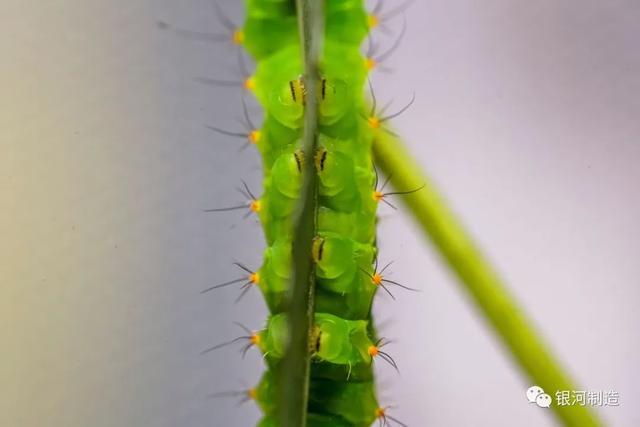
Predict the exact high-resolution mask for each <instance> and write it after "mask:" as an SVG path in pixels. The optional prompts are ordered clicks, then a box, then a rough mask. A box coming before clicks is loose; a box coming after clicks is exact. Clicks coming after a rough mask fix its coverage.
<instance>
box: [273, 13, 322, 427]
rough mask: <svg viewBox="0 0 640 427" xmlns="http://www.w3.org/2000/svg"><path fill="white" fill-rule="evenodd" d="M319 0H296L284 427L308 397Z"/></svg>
mask: <svg viewBox="0 0 640 427" xmlns="http://www.w3.org/2000/svg"><path fill="white" fill-rule="evenodd" d="M322 6H323V1H320V0H297V2H296V7H297V13H298V25H299V28H300V40H301V41H302V43H301V44H302V55H303V59H304V85H305V88H306V94H307V95H306V99H305V123H304V135H303V139H302V150H303V153H304V158H305V161H304V162H303V167H302V176H303V185H302V189H301V193H300V201H299V204H298V209H297V217H296V220H295V225H294V234H293V236H294V237H293V242H292V251H293V256H292V259H293V281H292V292H291V303H290V307H289V332H290V334H289V348H288V351H287V354H286V355H285V358H284V360H283V362H282V368H281V369H280V376H281V382H280V384H281V388H280V390H281V391H282V395H281V399H280V422H279V424H278V425H280V426H282V427H304V426H305V425H306V419H307V402H308V395H309V363H310V360H309V358H310V355H309V335H310V328H311V327H312V326H313V313H314V294H315V271H314V266H313V261H312V258H311V246H312V243H313V239H314V237H315V235H316V221H317V187H318V184H317V175H316V174H315V171H314V164H313V160H312V159H313V154H314V153H315V151H316V145H317V140H318V117H317V111H318V100H317V97H316V93H317V90H316V86H317V84H318V81H319V62H320V51H321V43H322V35H323V31H322V25H323V20H324V17H323V10H322Z"/></svg>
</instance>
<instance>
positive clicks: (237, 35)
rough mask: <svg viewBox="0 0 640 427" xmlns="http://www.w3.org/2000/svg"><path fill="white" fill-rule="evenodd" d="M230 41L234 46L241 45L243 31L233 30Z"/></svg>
mask: <svg viewBox="0 0 640 427" xmlns="http://www.w3.org/2000/svg"><path fill="white" fill-rule="evenodd" d="M231 41H233V43H234V44H242V43H243V42H244V31H242V30H241V29H240V28H238V29H237V30H235V31H234V32H233V34H232V35H231Z"/></svg>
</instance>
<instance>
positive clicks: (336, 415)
mask: <svg viewBox="0 0 640 427" xmlns="http://www.w3.org/2000/svg"><path fill="white" fill-rule="evenodd" d="M324 15H325V16H324V18H325V25H324V28H325V33H324V39H323V55H322V58H321V65H320V73H321V81H320V82H318V85H317V86H318V93H317V94H315V95H316V98H317V99H318V110H319V111H318V122H319V137H318V144H317V146H318V148H317V151H316V153H315V155H314V156H313V158H305V156H304V154H303V152H302V150H301V137H302V133H303V117H304V110H305V100H306V98H307V97H308V96H309V94H308V93H307V87H306V85H305V81H304V78H303V77H302V76H303V74H304V70H303V64H302V55H301V42H300V36H299V30H298V22H297V16H296V5H295V1H292V0H246V19H245V22H244V25H243V26H242V27H241V29H238V30H236V31H234V32H233V37H232V39H233V41H234V42H235V43H237V44H240V45H242V46H243V47H244V48H245V49H246V51H247V52H248V53H249V54H250V55H251V56H252V57H253V58H254V59H255V62H256V64H257V66H256V70H255V73H254V74H253V75H251V76H250V77H248V78H247V79H246V81H245V82H244V87H245V89H248V90H249V91H251V92H252V93H253V94H254V96H255V97H256V99H257V100H258V102H259V103H260V105H261V106H262V108H263V109H264V112H265V118H264V121H263V124H262V126H261V127H260V129H254V130H252V131H251V132H250V133H249V134H248V137H249V140H250V141H251V142H253V143H254V144H255V146H256V147H257V149H258V150H259V152H260V154H261V158H262V164H263V170H264V180H263V193H262V195H261V197H260V198H256V199H254V200H253V201H252V202H251V204H250V206H249V207H250V209H251V211H253V212H255V213H256V214H257V215H258V217H259V219H260V222H261V224H262V228H263V230H264V235H265V240H266V245H267V248H266V250H265V253H264V260H263V264H262V266H261V267H260V268H259V269H258V270H257V271H251V272H249V271H248V274H249V276H248V278H247V282H246V285H255V286H257V287H258V288H259V289H260V291H261V293H262V294H263V296H264V298H265V301H266V304H267V306H268V309H269V312H270V315H269V318H268V319H267V322H266V327H265V328H264V329H263V330H262V331H259V332H254V333H250V334H249V335H248V336H246V337H244V338H246V339H247V340H248V343H247V346H246V348H249V347H250V346H255V347H258V348H259V349H260V351H261V352H262V353H263V355H264V360H265V363H266V365H267V370H266V372H265V373H264V375H263V378H262V380H261V381H260V383H259V384H258V385H257V386H256V387H255V388H254V389H251V390H250V391H249V392H248V396H249V397H250V398H251V399H253V400H255V401H256V402H257V404H258V405H259V406H260V408H261V409H262V412H263V413H264V418H263V419H262V420H261V421H260V423H259V426H261V427H275V426H277V425H278V422H277V414H276V412H277V408H276V407H275V406H276V403H275V398H274V396H275V395H276V394H277V393H278V390H277V388H278V382H277V380H276V372H278V370H279V369H280V367H281V366H280V364H281V362H282V359H283V357H284V354H285V352H286V348H287V340H288V323H287V322H288V320H287V314H286V307H287V303H288V297H289V294H290V286H291V281H292V264H291V263H292V239H293V219H292V218H293V216H294V215H293V213H294V209H295V208H296V203H297V201H298V198H299V194H300V191H301V185H302V173H301V171H302V165H303V164H304V163H305V162H313V163H314V165H315V171H316V173H317V175H318V189H317V194H318V199H317V230H316V237H315V239H314V241H313V247H312V249H311V254H312V257H313V260H314V262H315V266H316V269H315V271H316V293H315V315H314V324H313V327H312V331H311V334H310V335H311V336H310V343H311V345H310V349H309V351H310V353H311V355H312V359H311V361H312V362H311V373H310V386H309V387H310V388H309V402H308V419H307V425H308V426H310V427H324V426H331V427H341V426H344V427H365V426H370V425H371V424H372V423H374V422H376V420H380V422H381V423H382V422H383V421H384V424H386V423H387V417H388V414H386V413H385V409H384V408H383V407H381V406H380V404H379V403H378V400H377V397H376V391H375V383H374V373H373V367H372V362H373V361H374V360H376V359H379V358H381V359H384V360H385V361H387V362H389V363H390V364H392V365H393V366H394V367H396V366H395V362H394V361H393V359H391V357H390V356H389V355H388V354H386V353H385V352H383V351H382V350H381V347H382V346H383V345H384V344H385V342H384V341H383V340H381V339H380V338H379V337H378V335H377V333H376V330H375V327H374V325H373V321H372V316H371V312H372V302H373V298H374V296H375V294H376V292H378V291H379V290H380V288H381V287H383V288H384V284H383V282H384V279H383V278H382V276H381V272H378V271H377V248H376V212H377V208H378V205H379V204H380V201H382V200H383V197H384V194H383V193H382V192H381V191H380V190H379V189H378V188H377V187H378V186H377V181H378V178H377V174H376V171H375V168H374V166H373V158H372V142H373V138H374V137H375V135H376V132H381V131H383V129H382V121H383V119H381V118H380V117H377V112H376V111H375V106H374V108H373V109H370V107H369V102H368V101H367V100H366V99H365V96H364V93H365V87H366V83H367V79H368V73H369V72H370V70H371V69H372V67H373V66H374V60H373V59H371V58H366V57H365V56H364V55H363V54H362V53H361V50H360V49H361V44H362V43H363V41H364V39H365V38H366V37H367V35H368V34H369V32H370V30H371V28H372V27H374V26H375V25H377V24H378V21H377V18H376V16H375V15H373V14H370V13H368V12H367V10H366V9H365V5H364V1H363V0H325V2H324ZM374 104H375V103H374ZM385 290H386V288H385ZM396 369H397V367H396ZM389 418H391V417H389ZM391 420H393V421H396V422H397V423H399V424H400V425H404V424H402V423H400V422H399V421H397V420H395V419H394V418H391Z"/></svg>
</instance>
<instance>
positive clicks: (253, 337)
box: [250, 334, 262, 345]
mask: <svg viewBox="0 0 640 427" xmlns="http://www.w3.org/2000/svg"><path fill="white" fill-rule="evenodd" d="M250 340H251V344H253V345H260V342H261V341H262V338H261V337H260V335H258V334H253V335H251V338H250Z"/></svg>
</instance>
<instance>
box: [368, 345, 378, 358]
mask: <svg viewBox="0 0 640 427" xmlns="http://www.w3.org/2000/svg"><path fill="white" fill-rule="evenodd" d="M367 352H368V353H369V356H371V357H376V356H377V355H378V347H376V346H375V345H372V346H370V347H369V349H368V350H367Z"/></svg>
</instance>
